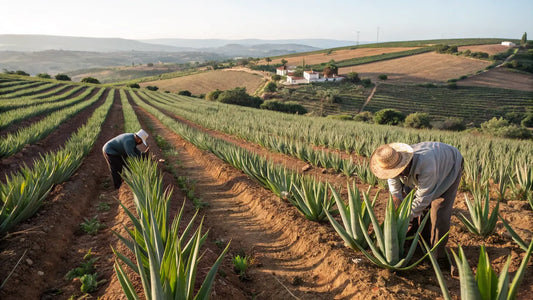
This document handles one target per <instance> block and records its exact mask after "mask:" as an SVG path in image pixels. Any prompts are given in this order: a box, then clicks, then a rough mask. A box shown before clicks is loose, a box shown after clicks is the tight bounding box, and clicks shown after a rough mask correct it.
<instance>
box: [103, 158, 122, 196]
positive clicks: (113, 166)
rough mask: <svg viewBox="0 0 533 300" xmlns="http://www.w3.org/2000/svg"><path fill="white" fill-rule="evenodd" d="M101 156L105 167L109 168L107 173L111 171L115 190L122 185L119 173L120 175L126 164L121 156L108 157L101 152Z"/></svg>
mask: <svg viewBox="0 0 533 300" xmlns="http://www.w3.org/2000/svg"><path fill="white" fill-rule="evenodd" d="M103 154H104V158H105V160H106V162H107V166H108V167H109V171H111V177H112V178H113V185H114V186H115V189H119V188H120V186H121V185H122V177H121V176H120V173H122V168H123V167H124V165H125V164H126V163H125V162H124V159H123V158H122V157H121V156H118V155H110V154H107V153H105V151H103Z"/></svg>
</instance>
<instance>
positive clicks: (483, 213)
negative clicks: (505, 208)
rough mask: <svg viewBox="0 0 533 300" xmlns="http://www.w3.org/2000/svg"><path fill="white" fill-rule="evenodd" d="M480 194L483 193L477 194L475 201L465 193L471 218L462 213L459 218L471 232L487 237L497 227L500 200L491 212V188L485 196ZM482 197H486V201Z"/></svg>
mask: <svg viewBox="0 0 533 300" xmlns="http://www.w3.org/2000/svg"><path fill="white" fill-rule="evenodd" d="M480 195H481V193H479V194H478V195H475V196H474V201H473V202H471V201H470V200H468V197H467V196H466V195H465V202H466V205H467V207H468V211H469V213H470V218H471V220H469V219H467V218H466V217H465V216H464V215H463V214H462V213H461V214H460V215H459V219H460V220H461V222H463V224H464V225H465V226H466V228H467V229H468V230H469V231H470V232H472V233H474V234H476V235H479V236H482V237H484V238H486V237H487V236H489V235H491V234H492V233H493V232H494V228H495V227H496V222H497V221H498V209H499V206H500V202H499V201H498V202H496V205H495V206H494V208H493V209H492V212H491V210H490V208H489V200H490V199H489V190H488V189H486V191H485V197H481V196H480ZM482 198H484V201H483V200H482ZM489 213H490V215H489Z"/></svg>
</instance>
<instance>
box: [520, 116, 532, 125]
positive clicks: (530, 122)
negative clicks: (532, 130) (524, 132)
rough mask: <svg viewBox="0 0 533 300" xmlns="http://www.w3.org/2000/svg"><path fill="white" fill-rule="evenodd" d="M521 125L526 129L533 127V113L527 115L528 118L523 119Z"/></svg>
mask: <svg viewBox="0 0 533 300" xmlns="http://www.w3.org/2000/svg"><path fill="white" fill-rule="evenodd" d="M520 124H521V125H522V126H524V127H533V113H528V114H526V117H525V118H524V119H522V121H521V122H520Z"/></svg>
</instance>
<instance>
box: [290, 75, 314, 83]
mask: <svg viewBox="0 0 533 300" xmlns="http://www.w3.org/2000/svg"><path fill="white" fill-rule="evenodd" d="M287 83H288V84H300V83H309V81H308V80H307V79H306V78H304V77H298V76H294V75H287Z"/></svg>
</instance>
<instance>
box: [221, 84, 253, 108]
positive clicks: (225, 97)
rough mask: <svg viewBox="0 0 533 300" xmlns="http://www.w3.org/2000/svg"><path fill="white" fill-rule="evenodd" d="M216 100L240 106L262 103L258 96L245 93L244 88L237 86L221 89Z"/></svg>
mask: <svg viewBox="0 0 533 300" xmlns="http://www.w3.org/2000/svg"><path fill="white" fill-rule="evenodd" d="M217 101H218V102H221V103H226V104H235V105H241V106H248V107H255V108H259V106H260V105H261V104H262V103H263V100H261V99H259V98H258V97H253V96H250V95H248V93H246V88H244V87H237V88H234V89H232V90H227V91H223V92H222V93H221V94H220V95H219V96H218V98H217Z"/></svg>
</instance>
